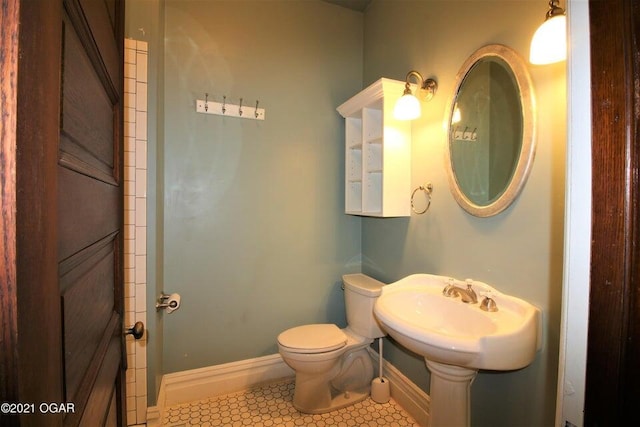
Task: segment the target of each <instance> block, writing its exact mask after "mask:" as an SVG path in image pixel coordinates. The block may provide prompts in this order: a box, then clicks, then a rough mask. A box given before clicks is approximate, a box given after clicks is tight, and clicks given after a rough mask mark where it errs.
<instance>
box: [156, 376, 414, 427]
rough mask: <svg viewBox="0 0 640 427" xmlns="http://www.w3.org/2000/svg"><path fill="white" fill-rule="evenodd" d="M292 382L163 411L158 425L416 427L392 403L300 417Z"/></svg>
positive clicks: (368, 402)
mask: <svg viewBox="0 0 640 427" xmlns="http://www.w3.org/2000/svg"><path fill="white" fill-rule="evenodd" d="M293 388H294V383H293V381H286V382H279V383H273V384H267V385H264V386H261V387H256V388H252V389H249V390H246V391H241V392H237V393H233V394H228V395H226V396H217V397H212V398H210V399H204V400H199V401H196V402H190V403H184V404H180V405H175V406H171V407H169V408H165V411H164V416H163V419H162V425H163V426H165V427H182V426H201V427H210V426H224V427H228V426H230V427H235V426H251V427H294V426H304V427H323V426H326V427H328V426H332V427H333V426H335V427H348V426H358V427H361V426H386V427H404V426H409V427H419V426H418V424H417V423H416V422H415V421H414V420H413V419H412V418H411V417H410V416H409V414H407V412H406V411H405V410H404V409H402V408H401V407H400V406H399V405H398V404H397V403H396V402H394V401H393V399H392V400H390V401H389V402H388V403H383V404H380V403H376V402H374V401H373V400H371V399H370V398H369V399H366V400H364V401H362V402H359V403H356V404H354V405H352V406H350V407H347V408H343V409H338V410H336V411H332V412H328V413H325V414H317V415H309V414H301V413H299V412H298V411H296V410H295V408H294V407H293V404H292V403H291V401H292V400H293Z"/></svg>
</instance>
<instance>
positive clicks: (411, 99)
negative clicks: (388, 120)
mask: <svg viewBox="0 0 640 427" xmlns="http://www.w3.org/2000/svg"><path fill="white" fill-rule="evenodd" d="M421 113H422V112H421V110H420V101H418V98H416V97H415V96H413V95H412V94H410V93H408V94H406V95H402V96H401V97H400V99H398V101H397V102H396V106H395V108H394V109H393V115H394V117H395V118H396V119H398V120H413V119H417V118H418V117H420V114H421Z"/></svg>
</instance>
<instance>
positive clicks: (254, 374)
mask: <svg viewBox="0 0 640 427" xmlns="http://www.w3.org/2000/svg"><path fill="white" fill-rule="evenodd" d="M294 376H295V372H294V371H293V370H292V369H291V368H289V366H287V365H286V364H285V363H284V360H282V357H280V355H279V354H273V355H269V356H264V357H257V358H254V359H248V360H241V361H238V362H231V363H225V364H222V365H215V366H208V367H205V368H199V369H191V370H188V371H181V372H175V373H171V374H165V375H163V376H162V381H161V383H160V391H159V393H158V403H157V405H156V406H152V407H149V408H147V425H148V426H153V425H159V423H160V422H161V421H162V412H163V410H164V408H165V407H167V406H172V405H178V404H180V403H187V402H193V401H195V400H201V399H206V398H209V397H213V396H219V395H222V394H229V393H234V392H236V391H241V390H246V389H248V388H251V387H253V386H255V385H259V384H262V383H267V382H271V381H276V380H281V379H285V378H293V377H294ZM156 420H157V422H158V424H155V423H156Z"/></svg>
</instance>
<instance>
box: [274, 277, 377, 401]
mask: <svg viewBox="0 0 640 427" xmlns="http://www.w3.org/2000/svg"><path fill="white" fill-rule="evenodd" d="M343 282H344V284H345V307H346V309H347V322H348V323H349V326H347V327H346V328H344V329H340V328H338V327H337V326H336V325H334V324H311V325H303V326H296V327H294V328H291V329H287V330H286V331H284V332H282V333H281V334H280V335H278V350H279V352H280V355H281V356H282V359H283V360H284V361H285V363H286V364H287V365H289V367H291V369H293V370H294V371H295V373H296V381H295V389H294V396H293V405H294V407H295V408H296V409H297V410H299V411H300V412H304V413H309V414H319V413H324V412H328V411H332V410H335V409H339V408H343V407H345V406H349V405H351V404H354V403H356V402H359V401H361V400H363V399H365V398H366V397H367V396H369V393H370V389H371V380H372V378H373V365H372V363H371V358H370V356H369V353H368V351H367V347H368V346H369V345H370V344H371V343H372V342H373V339H374V338H379V337H382V336H384V332H382V330H381V329H380V327H379V324H378V322H377V320H376V319H375V317H374V316H373V305H374V304H375V300H376V299H377V297H378V296H379V295H380V290H381V287H382V286H383V284H382V283H381V282H378V281H377V280H375V279H372V278H371V277H368V276H365V275H363V274H349V275H345V276H343Z"/></svg>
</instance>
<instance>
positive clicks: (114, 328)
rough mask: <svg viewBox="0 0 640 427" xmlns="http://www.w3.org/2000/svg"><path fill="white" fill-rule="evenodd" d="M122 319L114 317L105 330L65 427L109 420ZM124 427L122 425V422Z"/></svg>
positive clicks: (119, 354)
mask: <svg viewBox="0 0 640 427" xmlns="http://www.w3.org/2000/svg"><path fill="white" fill-rule="evenodd" d="M121 324H122V323H121V319H120V317H119V316H118V315H117V314H115V313H114V314H113V316H112V317H111V319H110V321H109V322H108V324H107V327H106V328H105V333H104V336H103V339H102V340H101V342H100V347H99V348H98V350H97V351H96V357H95V359H96V360H95V362H94V363H92V364H91V366H90V370H89V371H88V372H87V374H86V375H85V376H84V378H83V381H82V383H81V384H80V388H79V390H78V393H77V397H76V400H75V402H74V403H75V404H76V411H75V412H74V413H72V414H69V415H68V416H67V417H66V418H65V420H64V425H69V426H77V425H81V426H103V425H105V424H106V420H107V419H108V418H109V412H110V403H111V400H112V398H113V395H114V393H116V397H117V398H118V397H119V396H117V389H118V387H119V385H120V380H119V379H118V380H114V379H115V378H117V377H118V371H119V370H120V368H121V366H120V362H121V358H122V354H121V340H122V329H121V327H120V325H121ZM123 424H125V423H124V421H123Z"/></svg>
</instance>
